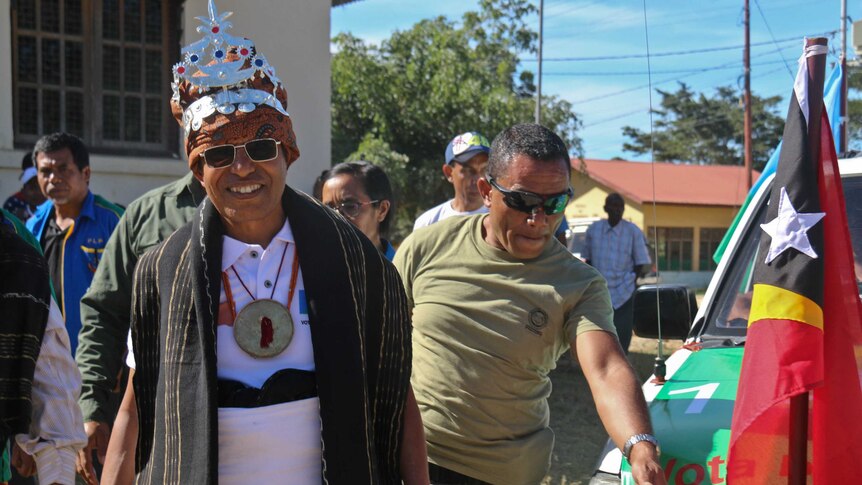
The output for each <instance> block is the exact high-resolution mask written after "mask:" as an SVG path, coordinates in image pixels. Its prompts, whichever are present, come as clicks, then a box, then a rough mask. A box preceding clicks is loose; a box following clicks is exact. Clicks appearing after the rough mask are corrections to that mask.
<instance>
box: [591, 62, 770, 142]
mask: <svg viewBox="0 0 862 485" xmlns="http://www.w3.org/2000/svg"><path fill="white" fill-rule="evenodd" d="M773 64H775V63H773ZM780 70H781V68H780V67H779V68H778V69H772V70H769V71H766V72H762V73H758V74H756V75H755V76H752V77H755V78H759V77H763V76H768V75H770V74H774V73H776V72H778V71H780ZM667 81H668V80H665V81H661V82H667ZM655 84H657V83H653V85H655ZM644 87H649V85H646V86H644ZM646 109H648V108H646ZM646 109H645V108H641V109H638V110H634V111H627V112H625V113H620V114H617V115H613V116H609V117H607V118H601V119H598V120H596V121H594V122H592V123H584V128H591V127H593V126H596V125H600V124H603V123H607V122H610V121H615V120H618V119H622V118H627V117H629V116H633V115H636V114H640V113H643V112H645V111H646ZM706 124H711V123H708V122H707V123H706ZM694 126H703V123H698V124H696V125H694Z"/></svg>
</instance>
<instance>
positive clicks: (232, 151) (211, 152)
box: [201, 138, 281, 168]
mask: <svg viewBox="0 0 862 485" xmlns="http://www.w3.org/2000/svg"><path fill="white" fill-rule="evenodd" d="M279 145H281V142H280V141H276V140H274V139H272V138H261V139H258V140H252V141H250V142H248V143H246V144H245V145H219V146H216V147H210V148H207V149H206V150H204V152H203V154H202V155H201V156H202V157H203V158H204V162H205V163H206V164H207V165H209V166H210V167H212V168H225V167H229V166H230V165H231V164H232V163H233V162H234V160H235V159H236V150H237V148H245V153H246V154H247V155H248V158H250V159H251V161H253V162H257V163H262V162H268V161H270V160H274V159H275V158H276V157H277V156H278V146H279Z"/></svg>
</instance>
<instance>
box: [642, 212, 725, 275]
mask: <svg viewBox="0 0 862 485" xmlns="http://www.w3.org/2000/svg"><path fill="white" fill-rule="evenodd" d="M737 210H739V208H738V207H723V206H692V205H673V204H658V205H657V206H656V217H655V218H653V215H652V210H651V209H650V210H647V211H645V212H646V214H645V216H646V217H645V218H644V226H642V228H643V229H645V230H646V229H647V228H649V227H652V226H657V227H690V228H692V229H693V241H692V269H693V270H694V271H699V270H701V269H703V268H700V267H699V266H700V257H701V254H700V230H701V228H722V229H727V228H728V227H730V223H731V222H733V217H734V216H735V215H736V211H737ZM652 237H653V235H652V234H649V233H648V234H647V238H648V239H651V238H652ZM706 256H707V257H711V256H712V255H706Z"/></svg>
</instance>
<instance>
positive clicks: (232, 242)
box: [221, 217, 295, 271]
mask: <svg viewBox="0 0 862 485" xmlns="http://www.w3.org/2000/svg"><path fill="white" fill-rule="evenodd" d="M223 239H224V246H223V247H222V253H221V254H222V256H221V270H222V271H227V269H228V268H230V267H231V266H232V265H233V264H234V263H236V262H237V260H238V259H239V258H240V256H242V255H243V254H245V253H246V252H247V251H248V250H249V249H250V248H256V249H257V250H258V251H261V252H262V251H263V249H264V248H262V247H261V246H260V245H258V244H246V243H244V242H242V241H239V240H237V239H234V238H232V237H230V236H223ZM276 240H278V241H281V242H284V243H287V244H294V243H295V241H294V238H293V231H292V230H291V229H290V221H288V220H287V218H286V217H285V218H284V225H283V226H281V229H280V230H279V231H278V232H277V233H276V234H275V237H273V238H272V241H273V242H274V241H276ZM270 246H272V242H270Z"/></svg>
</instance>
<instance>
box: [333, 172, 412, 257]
mask: <svg viewBox="0 0 862 485" xmlns="http://www.w3.org/2000/svg"><path fill="white" fill-rule="evenodd" d="M320 200H321V201H322V202H323V203H324V204H325V205H327V206H329V207H330V208H331V209H334V210H336V211H338V212H339V213H341V215H343V216H344V217H345V218H347V220H348V221H350V222H351V223H353V225H354V226H356V228H357V229H359V230H360V231H362V233H363V234H365V236H367V237H368V239H370V240H371V242H373V243H374V245H375V246H376V247H377V248H378V249H379V250H380V252H382V253H383V254H384V255H385V256H386V258H387V259H388V260H390V261H392V258H393V257H394V256H395V249H394V248H393V247H392V245H391V244H389V241H387V240H386V239H383V237H384V236H386V235H387V233H388V231H389V225H390V223H391V222H392V218H393V217H394V216H393V214H394V212H395V207H394V206H395V201H394V198H393V196H392V186H391V185H390V183H389V177H387V176H386V172H384V171H383V169H382V168H380V167H378V166H377V165H373V164H371V163H369V162H365V161H358V162H344V163H339V164H338V165H336V166H334V167H332V168H331V169H329V171H328V172H327V173H326V174H325V175H323V187H322V191H321V197H320Z"/></svg>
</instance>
